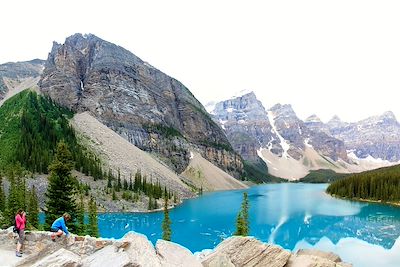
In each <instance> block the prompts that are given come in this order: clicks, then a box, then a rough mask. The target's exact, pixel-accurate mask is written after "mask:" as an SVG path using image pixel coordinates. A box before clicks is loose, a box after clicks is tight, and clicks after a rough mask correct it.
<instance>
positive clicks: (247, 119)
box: [212, 92, 282, 161]
mask: <svg viewBox="0 0 400 267" xmlns="http://www.w3.org/2000/svg"><path fill="white" fill-rule="evenodd" d="M212 115H213V116H214V118H215V120H216V121H217V122H219V123H220V125H221V127H222V128H223V129H224V130H225V132H226V135H227V137H228V139H229V141H230V142H231V143H232V146H233V148H234V149H235V151H237V152H238V153H240V155H242V157H243V158H244V159H246V160H249V161H256V160H257V158H258V155H257V150H258V149H259V148H260V147H263V146H268V145H270V146H271V149H272V150H274V151H275V152H276V153H282V148H281V147H280V146H279V143H278V140H279V139H278V137H277V136H276V134H275V133H274V132H273V131H272V127H271V124H270V122H269V121H268V116H267V112H266V111H265V109H264V107H263V105H262V104H261V102H260V101H258V100H257V98H256V96H255V94H254V93H253V92H251V93H248V94H245V95H243V96H240V97H236V98H232V99H228V100H225V101H222V102H219V103H217V104H216V105H215V107H214V109H213V111H212Z"/></svg>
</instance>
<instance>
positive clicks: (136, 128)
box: [39, 34, 243, 177]
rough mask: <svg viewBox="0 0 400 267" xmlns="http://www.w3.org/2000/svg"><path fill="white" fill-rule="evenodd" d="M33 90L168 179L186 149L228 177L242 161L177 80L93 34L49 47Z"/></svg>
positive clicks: (181, 166)
mask: <svg viewBox="0 0 400 267" xmlns="http://www.w3.org/2000/svg"><path fill="white" fill-rule="evenodd" d="M39 86H40V90H41V91H42V92H43V93H44V94H46V95H48V96H50V97H51V98H52V99H53V100H54V101H56V102H57V103H60V104H61V105H63V106H66V107H69V108H71V109H73V110H75V111H89V112H90V113H91V114H92V115H94V116H95V117H96V118H97V119H98V120H99V121H101V122H102V123H104V124H105V125H107V126H108V127H110V128H111V129H113V130H114V131H116V132H117V133H119V134H120V135H121V136H122V137H124V138H125V139H127V140H128V141H129V142H131V143H133V144H134V145H136V146H137V147H139V148H141V149H143V150H146V151H149V152H153V153H156V154H158V155H159V157H160V158H161V159H162V160H163V161H164V162H166V163H167V164H168V165H169V166H170V167H171V168H173V169H174V170H175V171H176V172H178V173H180V172H182V171H184V170H185V168H186V167H187V165H188V164H189V158H190V153H189V151H190V149H191V148H192V147H194V148H196V149H198V150H199V151H200V153H201V155H202V156H203V157H204V158H206V159H207V160H209V161H211V162H212V163H213V164H216V165H217V166H218V167H220V168H222V169H223V170H225V171H228V172H230V173H231V174H232V175H235V176H236V177H240V175H241V173H242V168H243V164H242V160H241V158H240V156H239V155H238V154H236V153H235V152H234V151H233V149H232V148H231V145H230V143H229V141H228V140H227V138H226V136H225V134H224V132H223V131H222V130H221V129H220V128H219V127H218V125H217V124H216V123H215V122H214V121H213V120H212V119H211V118H210V116H209V115H208V113H207V112H206V111H205V109H204V107H203V106H202V105H201V104H200V103H199V102H198V101H197V99H196V98H195V97H194V96H193V95H192V94H191V93H190V91H189V90H188V89H187V88H186V87H185V86H184V85H183V84H181V83H180V82H179V81H177V80H175V79H173V78H171V77H169V76H167V75H166V74H164V73H162V72H161V71H159V70H157V69H156V68H154V67H152V66H150V65H149V64H148V63H146V62H144V61H142V60H141V59H140V58H138V57H137V56H135V55H134V54H132V53H130V52H129V51H127V50H125V49H123V48H122V47H119V46H117V45H114V44H112V43H109V42H106V41H104V40H102V39H100V38H98V37H96V36H94V35H85V36H82V35H80V34H75V35H73V36H71V37H68V38H67V39H66V40H65V43H64V44H57V43H54V44H53V48H52V51H51V52H50V54H49V56H48V59H47V61H46V64H45V70H44V72H43V75H42V77H41V80H40V82H39Z"/></svg>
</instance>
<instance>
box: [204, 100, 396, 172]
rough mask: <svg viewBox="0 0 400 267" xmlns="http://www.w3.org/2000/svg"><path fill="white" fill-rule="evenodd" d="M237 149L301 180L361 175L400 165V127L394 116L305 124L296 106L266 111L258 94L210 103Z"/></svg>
mask: <svg viewBox="0 0 400 267" xmlns="http://www.w3.org/2000/svg"><path fill="white" fill-rule="evenodd" d="M206 107H207V109H208V110H209V112H210V114H211V115H212V116H213V119H214V120H215V121H216V122H218V123H219V124H220V126H221V128H222V129H224V131H225V132H226V135H227V137H228V139H229V141H230V142H231V144H232V146H233V148H234V149H235V151H237V152H238V153H239V154H241V155H242V157H243V158H244V159H246V160H249V161H251V162H256V161H258V160H259V159H262V160H263V161H264V162H265V163H266V164H267V166H268V171H269V173H270V174H272V175H275V176H277V177H282V178H286V179H298V178H302V177H304V176H305V175H307V174H308V173H309V172H310V170H317V169H331V170H334V171H336V172H342V173H349V172H361V171H365V170H369V169H374V168H378V167H382V166H388V165H393V164H396V163H398V162H399V161H400V125H399V123H398V121H397V120H396V118H395V116H394V115H393V113H392V112H390V111H389V112H385V113H384V114H382V115H380V116H374V117H370V118H367V119H365V120H362V121H359V122H356V123H346V122H342V121H341V120H340V119H339V118H338V117H337V116H335V117H333V118H332V119H331V120H330V121H329V122H328V123H323V122H322V121H321V120H320V119H319V118H318V116H316V115H312V116H310V117H309V118H307V119H306V120H305V121H302V120H300V119H299V118H298V117H297V115H296V113H295V112H294V110H293V109H292V107H291V106H290V105H281V104H277V105H275V106H273V107H271V108H269V109H266V108H265V107H264V106H263V105H262V103H261V102H260V101H259V100H258V99H257V97H256V95H255V94H254V93H253V92H249V93H246V94H244V95H241V96H235V97H233V98H231V99H228V100H224V101H221V102H218V103H213V104H209V105H206Z"/></svg>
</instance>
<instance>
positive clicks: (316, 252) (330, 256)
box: [296, 249, 342, 262]
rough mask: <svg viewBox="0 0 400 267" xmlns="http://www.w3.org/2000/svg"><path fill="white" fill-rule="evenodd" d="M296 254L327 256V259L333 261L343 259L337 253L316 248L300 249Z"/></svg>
mask: <svg viewBox="0 0 400 267" xmlns="http://www.w3.org/2000/svg"><path fill="white" fill-rule="evenodd" d="M296 255H311V256H317V257H321V258H325V259H327V260H330V261H333V262H341V261H342V259H341V258H340V257H339V255H337V254H335V253H332V252H325V251H321V250H316V249H299V250H298V251H297V252H296Z"/></svg>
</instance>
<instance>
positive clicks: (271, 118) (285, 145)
mask: <svg viewBox="0 0 400 267" xmlns="http://www.w3.org/2000/svg"><path fill="white" fill-rule="evenodd" d="M267 115H268V119H269V122H270V124H271V126H272V129H273V132H274V133H275V134H276V135H277V136H278V138H279V140H280V145H281V147H282V149H283V153H282V157H285V158H288V157H289V154H288V153H287V152H288V150H289V148H290V145H289V144H288V143H287V141H286V140H285V139H284V138H283V137H282V135H280V133H279V132H278V130H277V129H276V125H275V118H274V114H273V112H272V111H270V110H268V111H267Z"/></svg>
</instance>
